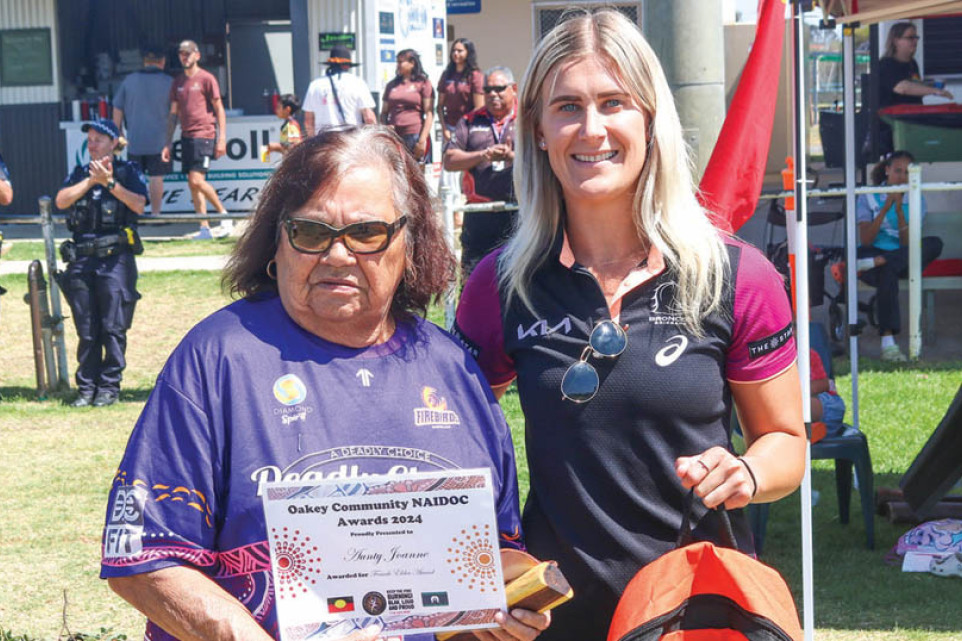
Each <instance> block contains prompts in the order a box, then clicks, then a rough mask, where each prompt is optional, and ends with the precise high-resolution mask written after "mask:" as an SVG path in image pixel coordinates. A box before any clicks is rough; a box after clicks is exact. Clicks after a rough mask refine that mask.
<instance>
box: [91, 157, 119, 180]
mask: <svg viewBox="0 0 962 641" xmlns="http://www.w3.org/2000/svg"><path fill="white" fill-rule="evenodd" d="M112 175H113V166H112V165H111V164H110V159H109V158H101V159H99V160H91V161H90V180H92V181H93V182H95V183H97V184H98V185H103V186H106V185H107V181H108V180H109V179H110V177H111V176H112Z"/></svg>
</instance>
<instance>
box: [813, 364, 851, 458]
mask: <svg viewBox="0 0 962 641" xmlns="http://www.w3.org/2000/svg"><path fill="white" fill-rule="evenodd" d="M809 366H810V369H811V379H812V383H811V392H812V442H813V443H814V442H816V441H818V440H820V438H821V436H822V435H820V434H818V433H819V432H820V431H821V430H819V429H817V427H816V425H815V424H816V422H819V421H820V422H822V423H824V424H825V434H824V435H828V436H835V435H837V434H841V433H842V430H844V429H845V428H844V426H843V425H842V421H843V420H844V419H845V401H844V400H843V399H842V397H841V396H839V395H838V393H837V392H836V391H835V380H834V379H831V378H829V377H828V374H826V373H825V365H824V364H823V363H822V359H821V358H820V357H819V355H818V352H816V351H815V350H814V349H812V350H809ZM816 436H819V438H816Z"/></svg>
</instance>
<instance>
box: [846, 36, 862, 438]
mask: <svg viewBox="0 0 962 641" xmlns="http://www.w3.org/2000/svg"><path fill="white" fill-rule="evenodd" d="M842 46H843V53H842V73H843V87H844V91H845V96H844V101H843V104H844V106H845V283H846V284H847V287H846V288H845V289H846V294H845V298H846V302H845V305H846V307H847V313H848V353H849V360H850V362H851V369H852V417H851V420H852V426H853V427H854V428H855V429H859V417H858V334H859V328H858V274H857V272H856V269H855V250H856V248H857V246H858V240H857V238H856V231H857V230H856V226H857V225H858V223H857V222H856V220H855V160H856V157H857V156H858V153H857V152H856V149H858V148H859V146H860V145H861V144H862V142H864V141H860V140H855V26H854V25H846V26H845V27H843V28H842ZM862 90H863V91H865V88H864V87H863V88H862ZM862 102H863V103H864V102H865V96H862ZM862 112H863V113H866V112H865V110H864V109H863V111H862Z"/></svg>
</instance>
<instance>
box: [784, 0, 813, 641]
mask: <svg viewBox="0 0 962 641" xmlns="http://www.w3.org/2000/svg"><path fill="white" fill-rule="evenodd" d="M792 9H793V17H794V20H793V21H792V25H793V32H792V33H793V35H794V44H795V178H796V182H795V216H794V217H788V220H786V223H787V224H788V225H790V226H793V227H794V228H795V234H794V239H795V243H794V245H795V246H794V248H793V253H794V254H795V261H794V262H795V278H796V280H795V283H796V285H795V315H796V316H795V318H796V323H795V327H796V329H797V331H798V342H797V344H798V376H799V379H800V380H801V387H802V419H803V420H804V422H805V428H806V431H807V432H808V433H809V434H808V435H809V436H810V435H811V422H812V413H811V403H810V402H809V398H811V377H810V373H809V372H810V369H809V367H810V365H809V353H810V352H809V325H808V324H809V317H810V313H809V312H810V310H809V300H808V176H807V162H806V157H807V155H808V154H807V149H806V147H807V145H806V143H807V139H806V136H807V135H808V133H807V131H808V127H807V125H808V110H807V109H806V102H807V101H806V98H807V94H806V91H805V38H804V33H805V31H804V11H803V7H802V1H801V0H794V1H793V2H792ZM811 458H812V456H811V445H810V443H809V441H808V439H806V441H805V476H804V477H803V478H802V492H801V498H802V507H801V509H802V605H803V616H802V624H803V629H804V632H805V641H812V640H813V639H814V638H815V590H814V572H813V559H812V469H811Z"/></svg>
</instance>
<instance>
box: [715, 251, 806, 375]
mask: <svg viewBox="0 0 962 641" xmlns="http://www.w3.org/2000/svg"><path fill="white" fill-rule="evenodd" d="M730 242H735V243H737V244H738V245H740V246H741V258H740V260H739V261H738V273H737V274H734V276H733V277H734V282H735V305H734V311H733V315H734V318H733V323H732V342H731V345H730V346H729V348H728V358H727V361H726V363H725V371H726V376H727V378H728V380H730V381H735V382H741V383H750V382H756V381H763V380H765V379H768V378H772V377H773V376H776V375H778V374H781V373H782V372H783V371H785V370H786V369H788V367H790V366H791V365H792V363H794V362H795V359H796V355H797V353H796V348H795V338H794V332H793V329H792V310H791V307H790V306H789V303H788V296H787V295H786V293H785V282H784V280H783V279H782V276H781V274H779V273H778V272H777V271H776V270H775V267H774V266H773V265H772V264H771V263H770V262H768V260H767V259H766V258H765V257H764V256H763V255H762V253H761V252H760V251H758V250H757V249H756V248H754V247H752V246H751V245H748V244H744V243H741V242H739V241H730Z"/></svg>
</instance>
